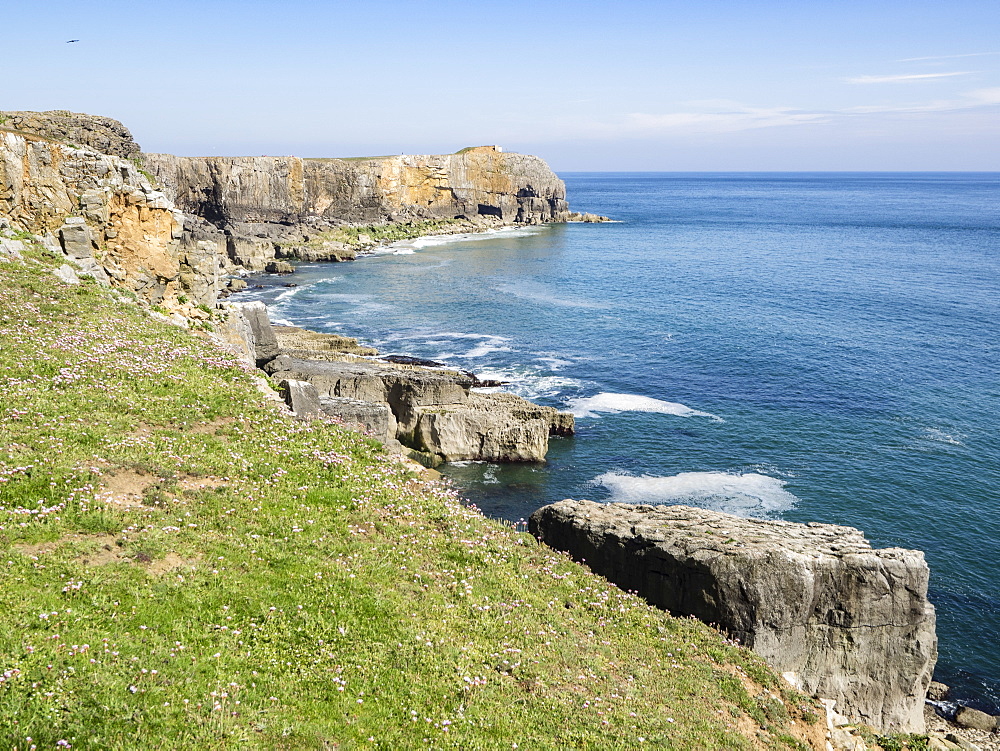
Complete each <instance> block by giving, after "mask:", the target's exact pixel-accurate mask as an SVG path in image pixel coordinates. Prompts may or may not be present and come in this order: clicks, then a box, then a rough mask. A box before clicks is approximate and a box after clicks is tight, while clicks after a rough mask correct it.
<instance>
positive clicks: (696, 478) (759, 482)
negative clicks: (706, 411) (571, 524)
mask: <svg viewBox="0 0 1000 751" xmlns="http://www.w3.org/2000/svg"><path fill="white" fill-rule="evenodd" d="M593 482H594V483H596V484H598V485H602V486H604V487H605V488H607V489H608V490H609V491H611V500H612V501H617V502H621V503H653V504H666V503H684V504H687V505H691V506H699V507H702V508H709V509H713V510H715V511H724V512H726V513H729V514H737V515H739V516H771V515H773V514H777V513H779V512H781V511H787V510H788V509H790V508H792V507H793V506H795V504H796V502H797V501H798V500H799V499H798V498H797V497H796V496H794V495H792V494H791V493H789V492H788V491H787V490H785V489H784V486H785V482H784V481H783V480H779V479H777V478H775V477H768V476H767V475H759V474H756V473H748V474H742V475H737V474H730V473H728V472H682V473H680V474H678V475H671V476H668V477H653V476H649V475H643V476H641V477H639V476H636V475H629V474H625V473H623V472H605V473H604V474H603V475H599V476H598V477H595V478H594V480H593Z"/></svg>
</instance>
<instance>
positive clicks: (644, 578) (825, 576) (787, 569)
mask: <svg viewBox="0 0 1000 751" xmlns="http://www.w3.org/2000/svg"><path fill="white" fill-rule="evenodd" d="M530 524H531V531H532V532H533V533H534V534H535V535H536V536H537V537H538V538H539V539H541V540H542V541H544V542H545V543H547V544H548V545H551V546H552V547H554V548H556V549H558V550H564V551H566V552H568V553H570V555H572V556H573V557H574V558H576V559H577V560H583V561H586V563H587V565H588V566H589V567H590V568H591V570H592V571H594V572H595V573H597V574H601V575H602V576H605V577H607V578H608V579H609V580H610V581H612V582H614V583H615V584H617V585H619V586H620V587H622V588H623V589H628V590H630V591H635V592H637V593H638V594H640V595H641V596H643V597H645V598H646V599H647V600H648V601H649V602H650V603H652V604H653V605H657V606H659V607H662V608H665V609H666V610H669V611H670V612H671V613H673V614H674V615H678V616H694V617H696V618H698V619H699V620H702V621H704V622H706V623H711V624H716V625H717V626H718V627H719V628H721V629H722V630H724V631H725V632H727V633H729V634H730V635H732V636H733V637H734V638H736V639H738V640H739V641H740V642H741V643H742V644H744V645H746V646H748V647H750V648H751V649H753V650H754V651H755V652H757V653H758V654H759V655H760V656H761V657H763V658H764V659H765V660H766V661H767V663H768V664H769V665H771V667H773V668H774V669H775V670H777V671H778V672H782V673H785V674H786V676H787V677H788V678H789V679H790V680H792V681H793V682H794V683H795V684H796V685H797V687H798V688H800V689H802V690H804V691H806V692H807V693H810V694H814V695H816V696H820V697H823V698H826V699H832V700H835V701H836V703H837V711H839V712H840V713H841V714H844V715H847V716H848V717H850V718H852V719H854V720H860V721H863V722H865V723H867V724H869V725H871V726H872V727H874V728H876V729H879V730H882V731H894V732H895V731H904V732H923V729H924V719H923V714H922V713H923V706H924V697H925V696H926V693H927V686H928V684H929V683H930V680H931V672H932V670H933V668H934V663H935V661H936V658H937V638H936V636H935V628H934V626H935V615H934V607H933V606H932V605H931V604H930V603H929V602H928V600H927V582H928V576H929V574H928V569H927V564H926V563H925V562H924V557H923V553H921V552H919V551H916V550H902V549H898V548H889V549H884V550H874V549H872V547H871V545H869V544H868V541H867V540H865V538H864V535H863V534H862V533H861V532H860V531H859V530H857V529H853V528H851V527H840V526H834V525H831V524H793V523H791V522H780V521H759V520H753V519H743V518H740V517H736V516H731V515H729V514H722V513H718V512H715V511H707V510H705V509H696V508H690V507H687V506H645V505H631V504H623V503H610V504H602V503H593V502H591V501H570V500H567V501H562V502H560V503H555V504H552V505H549V506H545V507H544V508H541V509H539V510H538V511H536V512H535V513H534V514H532V516H531V521H530Z"/></svg>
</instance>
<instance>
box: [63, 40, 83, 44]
mask: <svg viewBox="0 0 1000 751" xmlns="http://www.w3.org/2000/svg"><path fill="white" fill-rule="evenodd" d="M79 41H80V40H79V39H70V40H68V41H67V42H66V44H73V42H79Z"/></svg>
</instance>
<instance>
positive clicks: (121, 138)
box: [0, 110, 142, 159]
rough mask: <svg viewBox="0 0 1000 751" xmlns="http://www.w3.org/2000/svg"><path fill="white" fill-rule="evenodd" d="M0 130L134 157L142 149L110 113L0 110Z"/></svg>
mask: <svg viewBox="0 0 1000 751" xmlns="http://www.w3.org/2000/svg"><path fill="white" fill-rule="evenodd" d="M0 130H10V131H13V132H16V133H27V134H32V135H37V136H41V137H43V138H46V139H48V140H50V141H56V142H58V143H63V144H66V145H68V146H76V147H81V146H82V147H85V148H88V149H91V150H92V151H96V152H98V153H99V154H109V155H111V156H119V157H121V158H122V159H137V158H138V157H139V156H140V155H141V153H142V150H141V149H140V148H139V144H137V143H136V142H135V139H134V138H132V134H131V133H130V132H129V129H128V128H126V127H125V126H124V125H122V124H121V123H120V122H118V121H117V120H113V119H111V118H110V117H98V116H96V115H84V114H81V113H79V112H67V111H65V110H53V111H50V112H0Z"/></svg>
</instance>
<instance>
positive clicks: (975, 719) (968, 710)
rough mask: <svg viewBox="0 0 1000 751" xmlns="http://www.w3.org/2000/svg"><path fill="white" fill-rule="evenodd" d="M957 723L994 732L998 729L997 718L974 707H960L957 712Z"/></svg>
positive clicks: (960, 725)
mask: <svg viewBox="0 0 1000 751" xmlns="http://www.w3.org/2000/svg"><path fill="white" fill-rule="evenodd" d="M955 724H956V725H958V726H959V727H962V728H971V729H973V730H986V731H988V732H991V733H992V732H993V731H995V730H996V729H997V718H996V717H994V716H993V715H991V714H986V712H980V711H979V710H978V709H973V708H972V707H959V708H958V710H957V711H956V712H955Z"/></svg>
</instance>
